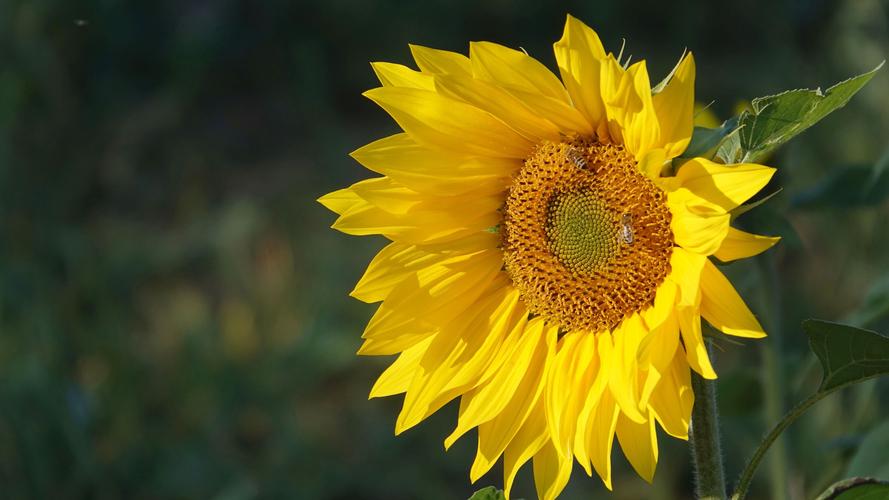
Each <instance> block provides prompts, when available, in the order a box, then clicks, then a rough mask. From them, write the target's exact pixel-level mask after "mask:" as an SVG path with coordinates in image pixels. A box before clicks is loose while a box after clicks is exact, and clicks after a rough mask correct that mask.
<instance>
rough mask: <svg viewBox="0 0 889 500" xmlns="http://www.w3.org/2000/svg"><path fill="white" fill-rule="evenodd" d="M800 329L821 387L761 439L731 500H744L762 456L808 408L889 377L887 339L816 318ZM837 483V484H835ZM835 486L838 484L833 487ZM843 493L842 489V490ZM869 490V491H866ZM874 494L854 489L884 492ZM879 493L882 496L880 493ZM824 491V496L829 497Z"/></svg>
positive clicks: (832, 496) (870, 498) (873, 498)
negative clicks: (814, 359) (816, 363)
mask: <svg viewBox="0 0 889 500" xmlns="http://www.w3.org/2000/svg"><path fill="white" fill-rule="evenodd" d="M803 330H805V332H806V334H807V335H808V336H809V345H810V347H811V348H812V351H813V352H814V353H815V356H817V357H818V360H819V361H820V362H821V368H822V370H823V372H824V375H823V378H822V380H821V386H820V387H819V388H818V390H817V391H816V392H815V394H813V395H811V396H809V397H808V398H806V399H804V400H803V401H800V402H799V403H798V404H797V405H796V406H795V407H793V409H791V410H790V411H789V412H788V413H787V415H785V416H784V418H782V419H781V420H780V421H779V422H778V423H776V424H775V426H774V427H773V428H772V430H771V431H769V433H768V434H766V436H765V437H764V438H763V440H762V442H761V443H760V444H759V446H757V448H756V450H755V451H754V452H753V456H751V457H750V460H749V461H748V462H747V465H746V466H745V467H744V470H743V472H741V477H740V479H738V485H737V486H736V487H735V492H734V493H733V494H732V497H731V498H732V500H743V499H744V498H745V497H746V496H747V491H748V490H749V488H750V483H751V482H752V480H753V474H754V473H755V472H756V468H757V467H758V466H759V464H760V462H761V461H762V459H763V457H764V456H765V454H766V451H768V449H769V447H770V446H771V445H772V443H774V442H775V440H776V439H778V436H780V435H781V433H782V432H784V430H785V429H787V428H788V427H789V426H790V424H792V423H793V422H795V421H796V419H798V418H799V417H800V415H802V414H803V413H805V412H806V411H807V410H808V409H809V408H811V407H812V406H814V405H815V403H817V402H818V401H821V400H822V399H824V397H825V396H827V395H828V394H830V393H832V392H834V391H836V390H838V389H841V388H843V387H846V386H848V385H851V384H854V383H856V382H861V381H863V380H867V379H870V378H873V377H877V376H880V375H886V374H889V337H886V336H885V335H882V334H879V333H877V332H872V331H870V330H862V329H861V328H855V327H853V326H848V325H841V324H839V323H830V322H828V321H821V320H817V319H807V320H806V321H803ZM838 484H839V483H838ZM834 486H837V485H834ZM844 491H845V490H844ZM868 491H870V490H868ZM874 491H876V493H868V492H867V491H865V490H856V493H849V494H850V495H854V494H858V493H859V492H863V493H867V494H868V495H870V494H882V493H886V492H885V491H884V490H882V489H877V490H874ZM881 492H882V493H881ZM828 493H830V490H828V492H825V494H824V495H828ZM824 495H822V497H819V498H824V499H842V500H852V499H865V498H866V499H868V500H876V499H878V498H889V497H881V496H838V495H846V493H844V492H842V491H838V492H837V494H833V493H831V494H830V496H824Z"/></svg>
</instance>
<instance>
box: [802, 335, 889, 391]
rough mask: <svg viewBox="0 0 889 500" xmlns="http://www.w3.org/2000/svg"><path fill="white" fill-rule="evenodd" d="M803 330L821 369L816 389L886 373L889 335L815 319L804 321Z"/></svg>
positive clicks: (827, 388) (888, 366)
mask: <svg viewBox="0 0 889 500" xmlns="http://www.w3.org/2000/svg"><path fill="white" fill-rule="evenodd" d="M803 330H805V332H806V334H807V335H808V336H809V346H810V347H811V348H812V351H813V352H814V353H815V355H816V356H818V360H819V361H820V362H821V368H822V370H823V371H824V377H823V378H822V379H821V387H819V388H818V392H828V391H832V390H834V389H838V388H840V387H843V386H846V385H849V384H854V383H855V382H860V381H862V380H866V379H869V378H873V377H877V376H879V375H886V374H889V337H886V336H885V335H882V334H879V333H877V332H873V331H870V330H863V329H861V328H855V327H854V326H848V325H841V324H839V323H830V322H827V321H821V320H816V319H807V320H806V321H803Z"/></svg>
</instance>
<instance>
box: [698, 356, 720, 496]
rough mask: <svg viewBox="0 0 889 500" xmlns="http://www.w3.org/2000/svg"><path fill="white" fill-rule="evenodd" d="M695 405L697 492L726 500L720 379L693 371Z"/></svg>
mask: <svg viewBox="0 0 889 500" xmlns="http://www.w3.org/2000/svg"><path fill="white" fill-rule="evenodd" d="M691 387H692V390H693V391H694V394H695V405H694V408H693V409H692V413H691V429H690V432H689V440H690V442H691V455H692V462H693V464H694V476H695V494H696V497H697V498H699V499H700V500H724V499H725V498H726V495H725V472H724V469H723V466H722V450H721V448H720V444H719V443H720V441H719V412H718V411H717V409H716V381H715V380H707V379H705V378H704V377H702V376H700V375H698V374H697V373H696V372H694V371H692V372H691Z"/></svg>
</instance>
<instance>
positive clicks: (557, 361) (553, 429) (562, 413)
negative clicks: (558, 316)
mask: <svg viewBox="0 0 889 500" xmlns="http://www.w3.org/2000/svg"><path fill="white" fill-rule="evenodd" d="M597 361H598V359H597V356H596V337H595V335H593V334H591V333H589V332H585V331H578V332H569V333H567V334H565V335H563V336H562V338H561V339H559V347H558V352H557V353H556V356H555V357H554V358H553V360H552V368H551V369H550V370H549V376H548V377H547V385H546V389H545V391H544V408H545V409H546V415H547V419H546V420H547V426H548V429H549V433H550V436H551V439H552V442H553V445H554V446H555V447H556V450H557V451H558V452H559V454H561V455H565V456H568V457H570V456H572V454H573V450H572V448H573V444H574V441H575V439H576V434H575V431H576V429H577V422H578V419H579V415H580V413H581V409H582V407H583V405H584V403H585V402H586V400H587V396H588V395H589V393H590V392H591V388H592V385H593V382H594V380H595V378H596V376H597V375H598V368H599V363H598V362H597Z"/></svg>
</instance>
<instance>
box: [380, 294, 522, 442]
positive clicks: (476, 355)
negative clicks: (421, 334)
mask: <svg viewBox="0 0 889 500" xmlns="http://www.w3.org/2000/svg"><path fill="white" fill-rule="evenodd" d="M517 303H518V293H517V291H516V290H514V289H513V288H512V286H511V285H509V282H508V279H507V278H506V277H503V278H502V279H501V280H499V282H495V284H493V285H492V286H491V287H490V288H489V289H488V290H486V291H485V293H484V294H483V296H482V297H481V298H480V299H479V301H478V302H477V303H475V304H473V305H470V306H469V307H468V308H467V309H466V310H465V311H464V312H463V313H462V314H461V315H460V316H458V317H455V318H454V319H453V321H451V322H449V323H448V324H447V325H445V326H444V327H443V328H441V330H440V331H439V332H438V333H437V334H436V335H435V336H434V338H433V339H432V342H431V343H430V344H429V347H428V348H427V349H426V351H425V352H424V353H423V357H422V359H421V360H420V362H419V365H420V366H421V367H422V368H421V369H420V370H418V371H417V372H416V374H415V375H414V377H413V379H412V381H411V385H410V387H409V388H408V390H407V394H406V395H405V398H404V404H403V406H402V411H401V413H400V414H399V416H398V421H397V423H396V428H395V429H396V430H395V432H396V434H399V433H401V432H403V431H404V430H405V429H409V428H410V427H413V426H414V425H416V424H418V423H419V422H421V421H422V420H424V419H426V418H427V417H429V415H431V414H432V413H434V412H436V411H438V410H439V409H440V408H441V407H442V406H444V405H445V404H446V403H447V402H449V401H450V400H452V399H453V398H455V397H456V396H458V395H459V394H462V393H464V392H465V391H467V390H468V389H470V388H471V387H472V386H473V385H474V383H475V381H476V380H477V378H478V376H479V375H480V374H481V372H482V370H483V368H484V363H485V362H486V361H487V359H488V357H489V356H490V353H491V350H492V348H493V346H494V345H495V344H498V343H499V342H500V340H501V338H502V337H503V335H504V334H505V333H506V331H508V330H509V329H510V328H511V326H512V325H513V323H514V321H513V315H512V311H513V309H514V308H515V306H516V304H517Z"/></svg>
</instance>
